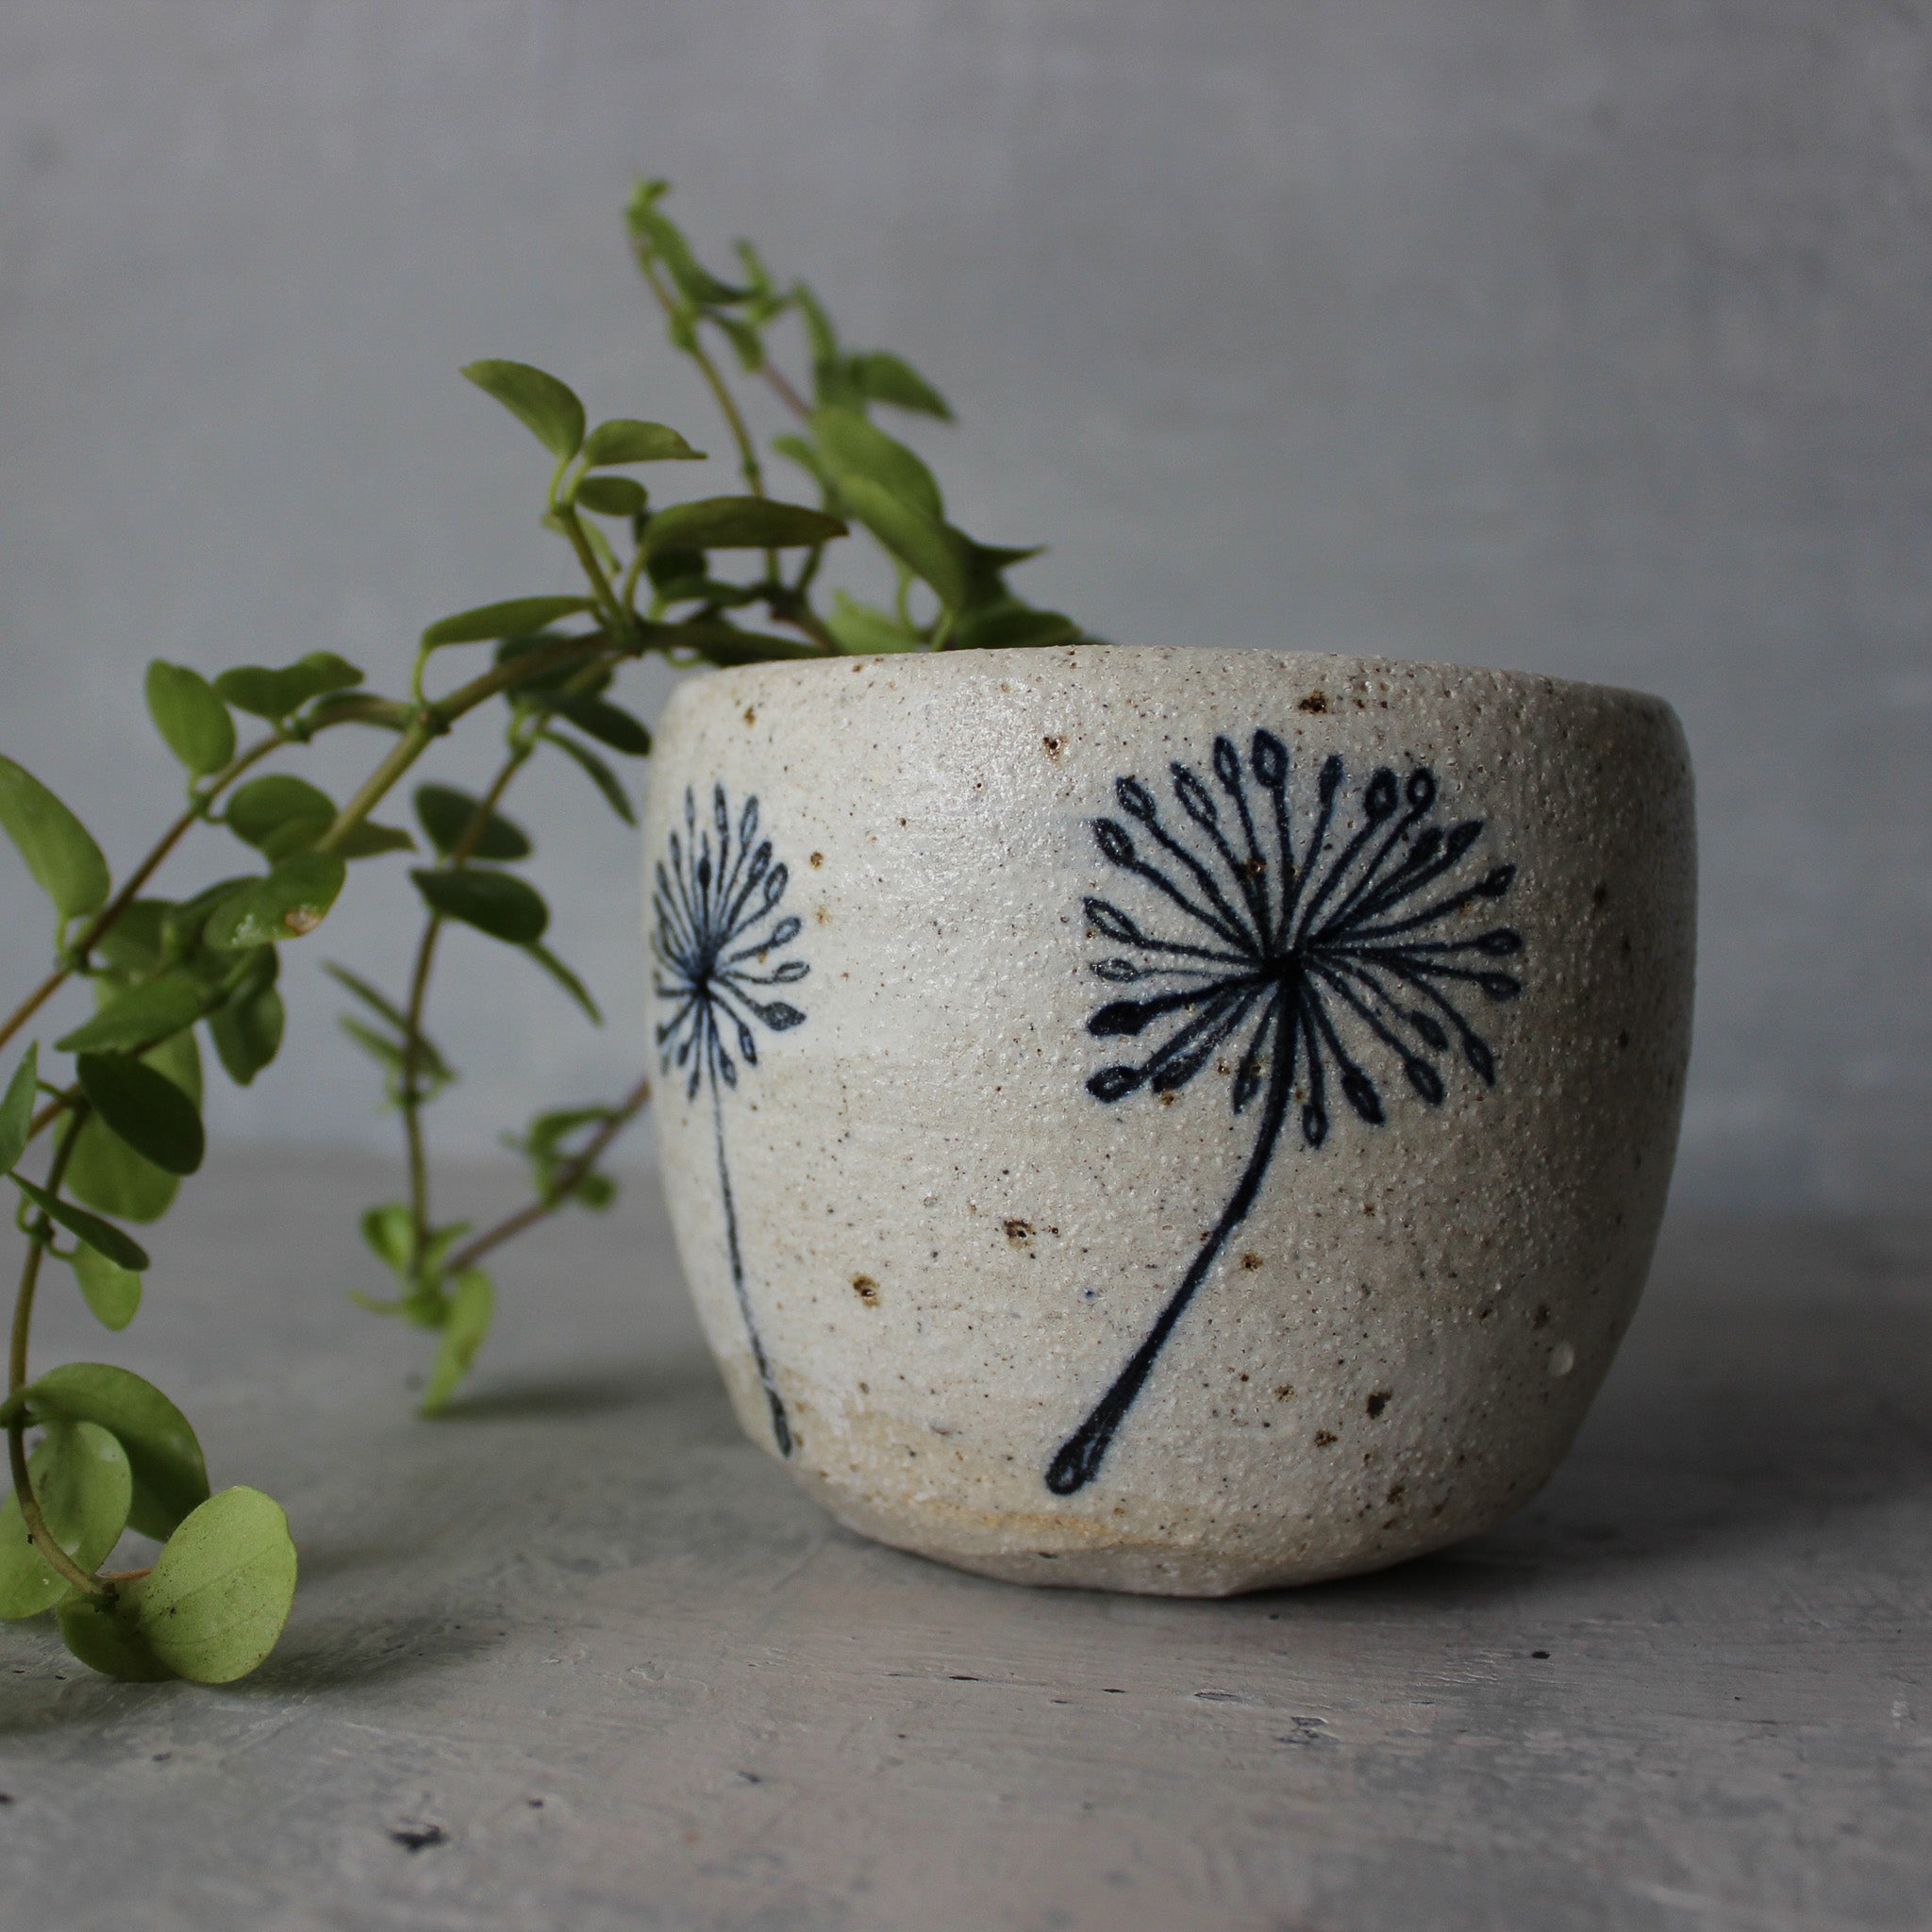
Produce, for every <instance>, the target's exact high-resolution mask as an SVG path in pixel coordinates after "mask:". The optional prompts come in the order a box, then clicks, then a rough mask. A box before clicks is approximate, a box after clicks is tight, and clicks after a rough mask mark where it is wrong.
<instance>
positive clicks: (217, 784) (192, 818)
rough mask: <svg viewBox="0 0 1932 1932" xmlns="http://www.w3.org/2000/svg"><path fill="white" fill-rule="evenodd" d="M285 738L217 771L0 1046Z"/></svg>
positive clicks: (25, 1005)
mask: <svg viewBox="0 0 1932 1932" xmlns="http://www.w3.org/2000/svg"><path fill="white" fill-rule="evenodd" d="M284 742H286V741H285V740H284V739H283V737H282V736H281V734H280V733H279V732H276V733H274V734H273V735H271V736H270V737H267V738H264V739H262V740H261V741H260V742H259V743H258V744H252V745H250V746H249V747H248V749H247V750H246V751H245V752H242V753H241V754H240V755H239V756H238V757H236V758H231V759H230V760H229V761H228V762H227V763H226V764H225V765H224V766H223V767H222V769H221V770H220V771H219V772H217V773H216V774H215V775H214V778H213V779H212V781H211V782H210V783H209V785H208V790H207V791H203V792H201V793H200V794H199V795H198V796H197V797H196V799H195V802H194V803H193V804H192V806H190V807H189V808H188V809H187V810H186V811H184V812H183V813H182V814H181V816H180V817H179V818H177V819H176V820H175V823H174V824H172V825H170V826H169V827H168V829H167V830H166V831H165V832H163V833H162V834H161V836H160V837H159V838H158V840H157V841H155V843H154V846H153V848H152V849H151V850H150V851H149V853H148V855H147V857H146V858H143V859H142V861H141V863H140V864H139V865H138V866H136V867H135V868H134V870H133V872H132V873H131V874H129V875H128V879H127V883H126V884H125V886H123V887H122V888H121V890H120V891H118V892H117V893H115V895H114V897H113V898H112V899H110V900H109V901H108V904H107V905H106V906H105V907H103V908H102V909H101V910H100V911H99V912H97V913H96V914H95V915H94V920H93V924H92V925H90V926H89V927H88V928H87V930H86V931H85V932H84V933H82V934H81V936H80V939H79V941H78V942H77V943H76V944H75V947H74V949H73V956H72V959H71V960H70V962H69V963H67V964H65V965H62V966H58V967H56V968H55V969H54V971H53V972H52V973H50V974H48V975H47V976H46V978H45V979H43V980H42V982H41V983H40V985H39V986H37V987H35V988H34V990H33V991H32V992H30V993H29V994H28V995H27V996H26V998H25V1000H23V1001H22V1002H21V1004H20V1005H19V1006H18V1007H16V1008H14V1009H13V1011H12V1012H11V1013H9V1014H8V1016H7V1019H6V1021H5V1023H4V1024H0V1046H5V1045H6V1044H7V1042H8V1041H9V1040H11V1039H12V1038H13V1036H14V1035H15V1034H16V1033H18V1032H19V1031H20V1029H21V1028H22V1027H23V1026H25V1024H26V1023H27V1022H28V1021H29V1020H31V1019H32V1018H33V1016H34V1015H35V1014H36V1013H38V1012H39V1011H40V1009H41V1008H42V1007H43V1006H45V1005H46V1004H47V1002H48V1001H49V1000H50V999H52V998H53V997H54V995H55V994H56V993H57V992H58V991H60V989H61V988H62V987H63V986H65V985H66V984H67V982H68V981H69V980H70V979H71V978H73V976H74V973H75V966H76V965H78V964H79V962H80V961H82V960H84V959H85V958H87V956H88V955H89V953H91V952H92V950H93V949H94V947H95V946H97V945H99V944H100V942H101V941H102V940H104V939H105V938H106V937H107V936H108V933H110V932H111V931H112V930H113V929H114V927H115V926H116V925H118V924H120V923H121V917H122V914H123V913H125V911H126V910H127V908H129V907H130V906H132V905H133V904H134V902H135V900H136V899H138V898H139V897H140V896H141V889H142V887H143V886H144V885H146V884H147V882H148V880H149V879H151V878H153V877H154V875H155V874H156V873H157V872H158V871H159V870H160V868H161V864H162V862H163V861H164V860H165V859H166V858H167V857H168V855H169V853H171V852H172V851H174V849H175V846H177V845H178V844H179V843H180V842H181V841H182V840H183V839H184V838H186V837H187V835H188V833H189V832H190V830H191V829H192V827H193V826H194V825H195V824H198V823H199V822H200V821H201V820H202V819H205V818H206V817H207V816H208V807H209V806H210V805H212V804H213V803H214V802H215V800H216V799H217V798H219V797H220V796H221V794H222V793H223V792H224V791H226V790H227V788H228V787H229V786H230V785H232V784H233V783H234V782H235V780H236V779H237V778H239V777H240V776H241V775H242V773H243V772H245V771H247V770H248V768H249V767H250V766H251V765H253V764H256V763H258V762H259V760H261V759H262V758H266V757H267V756H268V755H269V753H270V752H272V751H274V750H275V747H276V746H277V745H279V744H282V743H284Z"/></svg>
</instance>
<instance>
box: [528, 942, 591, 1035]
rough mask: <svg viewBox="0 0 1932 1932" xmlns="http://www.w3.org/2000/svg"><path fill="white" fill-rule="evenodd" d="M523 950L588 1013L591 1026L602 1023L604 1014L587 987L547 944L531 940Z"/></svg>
mask: <svg viewBox="0 0 1932 1932" xmlns="http://www.w3.org/2000/svg"><path fill="white" fill-rule="evenodd" d="M524 951H525V952H526V953H527V954H529V956H530V958H533V959H534V960H536V962H537V963H538V965H540V966H541V967H542V969H543V970H544V972H546V973H547V974H549V975H550V976H551V978H552V979H554V980H556V982H557V983H558V986H560V987H562V989H563V990H564V991H565V992H567V993H569V995H570V996H571V998H572V999H574V1000H575V1001H576V1003H577V1005H578V1006H580V1007H581V1008H583V1009H584V1011H585V1012H586V1013H588V1014H589V1015H590V1019H591V1025H592V1026H601V1025H603V1024H604V1015H603V1014H602V1013H600V1012H599V1011H598V1010H597V1002H596V1001H595V1000H593V999H592V998H591V994H590V990H589V988H587V987H586V986H585V985H584V982H583V981H582V980H581V979H579V978H578V977H577V976H576V974H575V973H573V972H572V971H571V970H570V968H569V967H568V966H566V965H565V964H564V963H563V961H562V960H561V959H559V958H558V957H557V955H556V954H555V953H553V952H552V951H551V950H550V948H549V947H548V946H545V945H541V944H540V943H538V942H537V941H534V940H533V941H531V942H530V943H529V944H528V945H526V946H525V948H524Z"/></svg>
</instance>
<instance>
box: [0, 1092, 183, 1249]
mask: <svg viewBox="0 0 1932 1932" xmlns="http://www.w3.org/2000/svg"><path fill="white" fill-rule="evenodd" d="M156 1077H157V1078H158V1077H159V1076H158V1075H157V1076H156ZM197 1124H198V1123H197ZM8 1180H10V1181H11V1182H12V1183H13V1185H14V1186H15V1187H16V1188H18V1189H19V1190H20V1191H21V1192H22V1193H23V1194H25V1196H26V1197H27V1199H28V1200H29V1201H31V1202H32V1203H33V1204H34V1206H35V1207H36V1208H41V1209H42V1211H43V1212H44V1213H45V1214H46V1215H47V1217H48V1219H49V1220H51V1221H53V1222H54V1223H56V1224H58V1226H61V1227H64V1228H65V1229H66V1230H67V1232H68V1233H69V1234H71V1235H72V1236H73V1237H74V1238H75V1241H85V1242H86V1243H87V1244H88V1246H89V1247H91V1248H92V1249H94V1250H95V1251H96V1252H97V1253H99V1254H103V1255H105V1256H107V1257H108V1260H110V1261H115V1262H118V1263H119V1264H120V1265H121V1266H122V1267H123V1268H126V1269H129V1270H131V1271H132V1272H134V1273H136V1274H139V1273H140V1272H141V1271H142V1269H144V1268H146V1266H147V1265H148V1258H147V1250H146V1249H145V1248H143V1247H142V1245H141V1243H140V1242H139V1241H135V1240H134V1239H133V1238H132V1237H131V1236H129V1235H125V1234H123V1233H122V1231H121V1230H120V1229H119V1228H118V1227H116V1226H115V1225H114V1224H113V1223H112V1222H110V1221H103V1220H102V1219H101V1218H100V1216H99V1215H97V1214H90V1213H89V1212H88V1211H87V1209H86V1208H76V1207H75V1205H74V1203H73V1202H72V1201H61V1200H57V1199H56V1198H55V1197H54V1196H53V1195H52V1194H50V1193H48V1192H47V1191H46V1189H44V1188H41V1187H36V1186H35V1185H34V1183H33V1182H32V1181H29V1180H23V1179H22V1178H21V1177H20V1175H19V1174H8Z"/></svg>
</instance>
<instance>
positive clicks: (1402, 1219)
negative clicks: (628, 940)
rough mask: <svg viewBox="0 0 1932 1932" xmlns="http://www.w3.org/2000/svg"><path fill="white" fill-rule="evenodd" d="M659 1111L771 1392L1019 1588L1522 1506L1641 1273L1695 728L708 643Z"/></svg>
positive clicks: (1372, 1534)
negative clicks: (788, 655)
mask: <svg viewBox="0 0 1932 1932" xmlns="http://www.w3.org/2000/svg"><path fill="white" fill-rule="evenodd" d="M645 852H646V867H647V874H646V885H647V891H646V899H647V926H648V931H647V941H648V950H649V959H648V972H649V979H648V1007H649V1011H650V1019H651V1026H652V1029H653V1038H654V1041H655V1045H656V1048H657V1050H658V1054H659V1056H660V1058H661V1065H662V1074H663V1077H662V1080H661V1083H660V1086H659V1090H658V1144H659V1148H660V1150H661V1158H662V1167H663V1175H664V1181H665V1186H666V1189H667V1191H668V1194H669V1199H670V1208H671V1214H672V1220H673V1223H674V1224H675V1230H676V1235H677V1241H678V1246H679V1252H680V1254H681V1256H682V1258H683V1262H684V1267H685V1272H686V1274H687V1276H688V1278H689V1280H690V1283H691V1291H692V1293H693V1296H694V1297H695V1299H696V1303H697V1307H698V1311H699V1314H700V1316H701V1318H702V1320H703V1322H704V1325H705V1330H706V1333H707V1335H708V1339H709V1341H710V1345H711V1347H712V1349H713V1351H714V1352H715V1354H716V1356H717V1359H718V1363H719V1366H720V1368H721V1370H722V1371H723V1374H724V1381H725V1384H726V1386H727V1388H728V1389H729V1391H730V1393H731V1398H732V1401H733V1403H734V1404H735V1406H736V1408H737V1411H738V1414H739V1417H740V1419H741V1422H742V1424H743V1425H744V1427H745V1429H746V1431H747V1432H748V1433H749V1434H750V1435H751V1437H752V1439H753V1440H754V1441H757V1442H758V1443H759V1444H760V1445H761V1446H762V1447H763V1448H765V1449H766V1450H767V1451H768V1452H769V1453H770V1454H772V1455H773V1456H774V1457H778V1458H779V1459H780V1460H782V1461H783V1462H784V1463H785V1464H786V1465H787V1466H788V1467H789V1468H790V1469H791V1471H792V1472H793V1474H795V1475H796V1476H797V1477H798V1479H799V1480H800V1481H801V1482H802V1483H803V1484H804V1485H805V1486H806V1487H807V1488H808V1490H810V1491H812V1493H813V1494H814V1495H816V1496H817V1497H818V1498H819V1499H820V1500H821V1501H822V1502H823V1503H824V1505H825V1507H827V1508H829V1509H830V1510H831V1511H832V1512H833V1514H834V1515H836V1516H837V1517H838V1518H839V1520H840V1521H841V1522H842V1523H845V1524H849V1525H851V1526H852V1527H853V1528H855V1529H858V1530H860V1531H863V1532H864V1533H865V1534H867V1535H869V1536H873V1537H875V1538H877V1539H879V1540H880V1541H884V1542H888V1543H891V1544H895V1545H897V1546H898V1547H900V1548H903V1549H908V1550H914V1551H918V1552H919V1553H921V1554H922V1555H924V1556H928V1557H937V1558H939V1559H941V1560H942V1561H945V1562H948V1563H954V1564H958V1565H960V1566H961V1567H963V1568H965V1569H969V1570H974V1571H978V1572H980V1573H982V1574H987V1575H991V1576H998V1577H1005V1578H1008V1579H1011V1580H1014V1581H1019V1582H1026V1583H1045V1584H1065V1585H1077V1586H1082V1587H1090V1588H1093V1587H1097V1588H1104V1589H1113V1590H1127V1591H1155V1592H1160V1593H1167V1594H1175V1595H1220V1594H1224V1593H1227V1592H1231V1591H1244V1590H1258V1589H1266V1588H1269V1587H1271V1586H1274V1585H1280V1584H1290V1583H1306V1582H1311V1581H1314V1580H1316V1579H1318V1578H1322V1577H1332V1576H1340V1575H1345V1574H1351V1573H1354V1572H1358V1571H1364V1570H1373V1569H1376V1568H1379V1567H1381V1566H1383V1565H1385V1564H1390V1563H1394V1562H1398V1561H1400V1560H1402V1559H1403V1558H1405V1557H1414V1556H1419V1555H1421V1554H1423V1553H1424V1552H1425V1551H1429V1550H1435V1549H1440V1548H1441V1547H1442V1546H1443V1545H1444V1544H1446V1543H1450V1542H1454V1541H1457V1539H1458V1538H1462V1537H1466V1536H1470V1535H1473V1534H1474V1533H1475V1532H1476V1531H1478V1530H1482V1529H1486V1528H1488V1527H1489V1526H1490V1525H1491V1524H1494V1523H1496V1522H1497V1521H1498V1520H1499V1519H1500V1518H1502V1517H1503V1516H1505V1515H1506V1514H1507V1513H1508V1512H1509V1511H1510V1510H1512V1509H1514V1508H1516V1507H1518V1506H1519V1505H1521V1504H1522V1503H1523V1502H1524V1501H1525V1500H1526V1499H1527V1498H1528V1497H1529V1496H1530V1495H1532V1494H1533V1493H1534V1492H1535V1491H1536V1490H1537V1489H1538V1488H1540V1487H1541V1484H1542V1483H1543V1482H1544V1481H1546V1480H1547V1478H1548V1477H1549V1475H1550V1474H1551V1473H1552V1472H1553V1471H1554V1469H1555V1468H1556V1466H1557V1463H1558V1461H1559V1460H1560V1459H1561V1457H1562V1456H1563V1455H1564V1453H1565V1451H1566V1450H1567V1449H1568V1447H1569V1445H1570V1442H1571V1441H1572V1439H1573V1438H1574V1435H1575V1432H1576V1429H1577V1426H1578V1424H1580V1423H1581V1421H1582V1419H1583V1415H1584V1412H1585V1410H1586V1408H1587V1407H1589V1404H1590V1402H1591V1397H1592V1396H1593V1395H1594V1393H1595V1391H1596V1389H1597V1387H1598V1385H1599V1384H1600V1383H1601V1381H1602V1380H1603V1376H1604V1374H1605V1372H1606V1370H1607V1368H1608V1366H1609V1361H1610V1357H1611V1356H1612V1354H1613V1352H1614V1351H1615V1349H1616V1346H1617V1343H1618V1341H1620V1339H1621V1338H1622V1336H1623V1333H1624V1327H1625V1326H1626V1324H1628V1322H1629V1320H1630V1316H1631V1314H1632V1312H1633V1310H1634V1308H1635V1306H1636V1303H1637V1299H1638V1296H1639V1294H1640V1293H1641V1289H1642V1286H1643V1281H1644V1276H1645V1274H1646V1272H1647V1270H1648V1268H1649V1265H1650V1257H1651V1250H1652V1246H1653V1243H1654V1241H1655V1238H1656V1234H1657V1224H1658V1220H1659V1218H1660V1215H1661V1213H1662V1208H1663V1203H1664V1195H1665V1191H1666V1187H1667V1184H1668V1181H1669V1177H1670V1170H1671V1162H1672V1158H1673V1155H1674V1147H1675V1141H1676V1133H1677V1122H1678V1114H1679V1109H1680V1104H1681V1101H1682V1096H1683V1086H1684V1069H1685V1061H1686V1058H1687V1054H1688V1049H1689V1043H1690V1027H1691V977H1692V950H1693V910H1694V905H1693V902H1694V875H1693V874H1694V853H1693V832H1692V817H1691V774H1690V766H1689V761H1688V758H1687V755H1686V751H1685V745H1684V739H1683V734H1682V731H1681V730H1680V728H1679V726H1678V724H1677V722H1676V719H1675V717H1674V715H1673V713H1672V712H1671V710H1670V708H1669V707H1668V706H1666V705H1665V704H1663V703H1662V702H1661V701H1660V700H1658V699H1656V698H1652V697H1646V696H1643V695H1641V694H1639V693H1636V692H1630V691H1612V690H1606V689H1601V688H1598V687H1594V686H1589V685H1581V684H1572V683H1564V682H1561V681H1558V680H1557V679H1553V678H1547V677H1539V676H1532V675H1525V674H1521V673H1513V672H1497V671H1472V670H1461V669H1457V668H1454V667H1449V666H1441V665H1420V664H1403V663H1394V662H1387V661H1381V660H1377V659H1374V658H1339V657H1317V656H1301V655H1296V656H1284V655H1274V654H1269V653H1262V652H1210V651H1193V650H1184V649H1173V650H1170V649H1149V650H1134V649H1121V648H1107V647H1098V646H1085V647H1079V646H1076V647H1071V648H1062V649H1057V650H1052V651H1042V652H1015V651H1006V652H1000V651H995V652H984V653H970V654H960V655H958V656H950V657H949V656H941V657H910V656H908V657H893V658H864V659H858V660H831V661H826V662H816V663H808V664H796V663H793V664H773V665H760V666H756V667H753V668H750V669H745V670H738V671H730V672H724V673H716V674H711V675H703V676H700V677H696V678H693V679H691V680H690V681H688V682H687V683H685V684H684V685H682V686H681V687H680V688H679V689H678V691H676V693H675V696H674V698H673V700H672V702H671V705H670V708H669V710H668V712H667V715H666V717H665V719H664V722H663V725H662V728H661V729H660V731H659V733H658V748H657V755H656V757H655V758H654V759H653V761H652V778H651V789H650V795H649V800H648V806H647V810H646V817H645Z"/></svg>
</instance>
